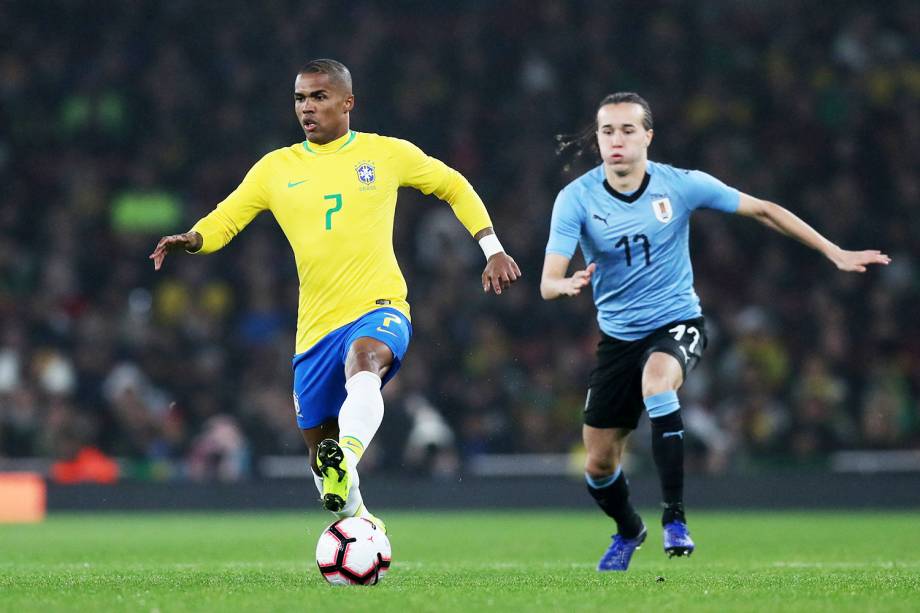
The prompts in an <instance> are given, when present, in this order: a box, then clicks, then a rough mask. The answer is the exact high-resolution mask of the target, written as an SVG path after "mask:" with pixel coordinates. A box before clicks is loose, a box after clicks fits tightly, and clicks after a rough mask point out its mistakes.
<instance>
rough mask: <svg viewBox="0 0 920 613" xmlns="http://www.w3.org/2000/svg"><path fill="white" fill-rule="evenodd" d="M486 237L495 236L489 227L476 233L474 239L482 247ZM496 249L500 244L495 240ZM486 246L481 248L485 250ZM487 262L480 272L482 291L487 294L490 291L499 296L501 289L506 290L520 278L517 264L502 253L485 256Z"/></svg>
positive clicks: (497, 252)
mask: <svg viewBox="0 0 920 613" xmlns="http://www.w3.org/2000/svg"><path fill="white" fill-rule="evenodd" d="M487 236H495V231H494V230H492V228H491V226H490V227H488V228H484V229H482V230H480V231H479V232H477V233H476V236H475V237H474V238H475V239H476V240H477V241H479V244H480V245H483V240H482V239H484V238H485V237H487ZM495 244H496V245H498V248H500V247H501V244H500V243H498V240H497V239H495ZM486 248H487V246H483V250H485V249H486ZM487 257H488V261H487V262H486V268H485V270H483V271H482V291H484V292H488V291H489V290H490V289H491V290H492V291H493V292H495V293H496V294H501V293H502V290H503V289H508V288H509V287H510V286H511V284H512V283H514V282H515V281H517V280H518V279H519V278H520V277H521V269H520V268H518V265H517V262H515V261H514V258H512V257H511V256H510V255H508V254H507V253H505V252H504V251H496V252H495V253H491V254H489V255H487Z"/></svg>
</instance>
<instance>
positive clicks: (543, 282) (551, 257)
mask: <svg viewBox="0 0 920 613" xmlns="http://www.w3.org/2000/svg"><path fill="white" fill-rule="evenodd" d="M568 268H569V258H567V257H565V256H564V255H559V254H558V253H547V254H546V259H544V260H543V276H542V277H541V278H540V295H541V296H543V299H544V300H553V299H554V298H558V297H559V296H577V295H578V294H580V293H581V288H583V287H585V286H586V285H588V284H589V283H591V275H593V274H594V270H595V269H596V268H597V264H595V263H594V262H591V263H590V264H588V267H587V268H585V269H584V270H578V271H576V272H574V273H573V274H572V276H571V277H567V276H565V273H566V271H567V270H568Z"/></svg>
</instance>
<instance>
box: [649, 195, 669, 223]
mask: <svg viewBox="0 0 920 613" xmlns="http://www.w3.org/2000/svg"><path fill="white" fill-rule="evenodd" d="M652 211H654V212H655V218H656V219H657V220H658V221H660V222H661V223H668V222H669V221H671V218H672V217H674V211H673V210H672V209H671V200H670V199H669V198H661V199H659V200H654V201H652Z"/></svg>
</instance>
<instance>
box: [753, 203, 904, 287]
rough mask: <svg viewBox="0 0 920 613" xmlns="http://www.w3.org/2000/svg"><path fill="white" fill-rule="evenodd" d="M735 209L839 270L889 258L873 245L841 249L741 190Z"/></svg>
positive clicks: (886, 261)
mask: <svg viewBox="0 0 920 613" xmlns="http://www.w3.org/2000/svg"><path fill="white" fill-rule="evenodd" d="M738 213H740V214H741V215H745V216H747V217H753V218H754V219H757V220H758V221H760V222H761V223H762V224H764V225H765V226H768V227H770V228H773V229H774V230H776V231H777V232H781V233H783V234H785V235H786V236H791V237H792V238H794V239H796V240H797V241H799V242H800V243H802V244H804V245H808V246H809V247H811V248H812V249H815V250H817V251H820V252H821V253H823V254H824V256H825V257H826V258H827V259H829V260H830V261H831V262H833V263H834V265H835V266H836V267H837V268H839V269H840V270H843V271H847V272H866V267H867V266H869V265H871V264H883V265H887V264H889V263H890V262H891V258H890V257H888V256H887V255H885V254H884V253H882V252H881V251H878V250H876V249H868V250H865V251H847V250H846V249H841V248H840V247H838V246H837V245H835V244H834V243H832V242H831V241H829V240H827V239H826V238H824V237H823V236H822V235H821V234H820V233H819V232H818V231H817V230H815V229H814V228H812V227H811V226H810V225H808V224H807V223H805V222H804V221H802V220H801V219H800V218H799V217H797V216H796V215H795V214H794V213H792V212H791V211H789V210H788V209H785V208H783V207H781V206H780V205H778V204H776V203H773V202H769V201H767V200H760V199H759V198H754V197H753V196H748V195H747V194H741V201H740V203H739V205H738Z"/></svg>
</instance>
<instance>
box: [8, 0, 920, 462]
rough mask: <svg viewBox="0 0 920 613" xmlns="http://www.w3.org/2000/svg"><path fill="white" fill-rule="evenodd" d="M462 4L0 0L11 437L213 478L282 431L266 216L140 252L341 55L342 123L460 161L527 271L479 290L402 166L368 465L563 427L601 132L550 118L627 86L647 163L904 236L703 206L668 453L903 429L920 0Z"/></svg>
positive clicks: (293, 128) (53, 453) (909, 397)
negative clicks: (350, 92) (689, 362)
mask: <svg viewBox="0 0 920 613" xmlns="http://www.w3.org/2000/svg"><path fill="white" fill-rule="evenodd" d="M466 4H467V3H456V4H453V3H451V4H447V3H426V2H396V3H389V2H387V3H383V2H381V3H374V2H365V1H356V2H350V3H347V5H340V3H333V2H320V1H316V2H306V3H304V2H283V1H267V2H259V3H247V4H243V3H238V4H237V3H231V5H232V6H227V5H226V4H217V3H190V2H189V3H186V2H169V3H161V2H153V1H150V2H138V1H128V2H123V3H116V4H107V5H106V8H104V9H103V8H100V5H98V4H97V3H93V2H83V3H81V2H74V3H56V4H55V7H54V10H53V11H49V10H47V9H48V7H47V6H45V3H44V2H35V3H24V2H15V3H0V38H2V39H3V40H5V41H7V42H6V43H4V44H3V46H2V47H0V184H2V189H0V458H22V457H42V458H51V459H55V460H60V461H68V460H70V459H72V458H74V457H75V455H76V454H77V452H78V451H79V450H81V449H83V450H87V449H97V450H99V451H101V452H102V453H103V454H105V455H107V456H110V457H116V458H120V459H122V461H123V466H128V467H129V468H128V469H127V472H128V474H130V475H131V476H136V477H147V478H190V479H196V478H221V479H234V478H241V477H246V476H250V475H255V474H258V473H259V466H260V465H259V461H258V460H259V459H260V458H262V457H264V456H268V455H302V454H303V450H304V446H303V441H302V438H301V435H300V432H299V431H298V430H297V428H296V425H295V422H294V418H293V403H292V397H291V388H292V375H291V357H292V352H293V347H294V339H293V331H294V325H295V323H296V308H297V288H298V284H297V279H296V270H295V267H294V262H293V257H292V255H291V253H290V249H289V246H288V244H287V242H286V240H285V238H284V236H283V235H282V234H281V232H280V231H279V229H278V227H277V225H276V223H275V222H274V220H273V219H272V218H271V217H270V215H263V216H261V217H260V218H258V219H257V220H256V221H255V222H254V223H253V224H252V225H250V226H249V227H248V228H247V229H246V230H245V231H244V232H243V233H242V234H241V235H239V236H238V237H237V238H236V239H235V240H234V242H233V243H231V244H230V245H229V246H228V247H227V248H226V249H224V250H223V251H221V252H219V253H217V254H214V255H210V256H206V257H205V256H187V255H184V254H181V255H171V256H169V257H168V258H167V260H166V263H165V267H164V269H163V270H162V271H160V272H159V273H154V271H153V266H152V264H151V262H150V261H149V260H148V259H147V255H148V254H149V253H150V252H151V251H152V249H153V247H154V245H155V243H156V240H157V238H158V237H159V236H161V235H163V234H172V233H176V232H180V231H185V230H186V229H187V228H189V227H190V226H191V225H192V224H193V223H194V222H195V221H196V220H197V219H198V218H200V217H201V216H203V215H204V214H206V213H207V212H208V211H209V210H211V209H212V208H213V207H214V206H215V204H216V203H217V202H219V201H220V200H221V199H223V197H224V196H226V194H228V193H229V192H230V191H232V190H233V189H234V188H235V187H236V185H237V184H238V183H239V181H240V180H241V179H242V177H243V175H244V174H245V173H246V171H247V170H248V169H249V167H250V166H251V165H252V164H253V163H254V162H255V161H256V160H258V159H259V158H260V157H261V156H262V155H264V154H265V153H266V152H268V151H270V150H272V149H276V148H280V147H284V146H287V145H289V144H291V143H294V142H299V141H301V140H303V133H302V131H301V129H300V127H299V125H298V124H297V122H296V121H295V118H294V116H293V106H292V83H293V78H294V75H295V74H296V71H297V68H298V67H299V66H300V65H301V64H303V63H304V62H305V61H307V60H308V59H312V58H315V57H333V58H336V59H339V60H341V61H342V62H344V63H345V64H346V65H347V66H349V68H350V69H351V71H352V74H353V76H354V92H355V96H356V99H357V106H356V109H355V111H354V112H353V114H352V128H353V129H356V130H359V131H365V132H378V133H381V134H387V135H392V136H398V137H401V138H405V139H408V140H411V141H413V142H415V143H416V144H418V145H419V146H420V147H422V148H423V149H424V150H425V151H427V152H428V153H429V154H431V155H433V156H435V157H438V158H440V159H442V160H444V161H445V162H446V163H448V164H449V165H451V166H453V167H454V168H456V169H458V170H459V171H460V172H461V173H463V174H464V175H465V176H466V177H467V178H468V179H469V180H470V182H471V183H472V184H473V185H474V186H475V187H476V189H477V191H478V192H479V193H480V195H481V196H482V197H483V199H484V201H485V202H486V204H487V206H488V207H489V210H490V212H491V215H492V218H493V221H494V222H495V227H496V229H497V231H498V234H499V236H500V237H501V240H502V242H503V243H504V246H505V248H506V249H507V250H508V252H509V253H510V254H511V255H512V256H513V257H514V258H515V259H516V260H517V261H518V263H519V264H520V266H521V269H522V270H523V273H524V276H523V279H522V280H521V281H520V282H519V283H518V284H516V285H515V286H514V287H513V288H512V289H511V290H510V291H508V292H506V293H503V294H502V295H501V296H499V297H496V296H494V295H484V294H483V292H482V289H481V285H480V282H479V276H480V273H481V271H482V267H483V265H484V262H483V258H482V254H481V252H480V251H479V248H478V246H477V245H476V243H475V242H474V241H473V240H472V239H471V238H470V237H469V235H468V234H466V232H465V230H464V229H463V227H462V226H461V225H460V223H459V222H457V220H456V219H455V218H454V217H453V214H452V212H451V210H450V207H448V206H447V205H446V204H443V203H441V202H439V201H437V200H435V199H433V198H427V197H424V196H422V195H421V194H419V193H418V192H415V191H412V190H404V191H403V193H401V194H400V200H399V206H398V210H397V218H396V235H395V237H394V240H395V245H396V251H397V255H398V257H399V260H400V263H401V266H402V270H403V273H404V274H405V276H406V278H407V281H408V284H409V301H410V303H411V304H412V309H413V310H412V314H413V326H414V339H413V342H412V345H411V347H410V349H409V353H408V355H407V357H406V360H405V363H404V366H403V369H402V371H401V373H400V375H399V377H397V379H396V380H395V381H394V382H393V383H392V384H391V385H390V386H388V387H387V388H386V390H385V398H386V407H387V409H386V417H385V419H384V425H383V428H382V429H381V432H380V433H379V435H378V438H377V439H375V443H374V445H373V446H372V448H373V450H374V453H373V455H371V456H370V458H369V460H368V461H367V462H366V465H367V466H368V469H367V470H370V467H371V466H372V465H373V466H376V467H377V468H379V469H381V470H387V469H391V468H395V467H401V469H402V470H404V471H409V472H418V473H421V474H426V473H434V474H438V475H452V474H456V473H458V472H460V471H462V470H463V469H464V466H465V464H466V463H468V462H470V461H471V460H472V459H473V458H475V457H476V456H477V455H479V454H486V453H568V452H573V453H575V452H577V450H578V448H579V446H580V440H581V411H582V405H583V402H584V397H585V391H586V382H587V377H588V373H589V372H590V370H591V368H592V366H593V363H594V350H595V345H596V343H597V340H598V331H597V325H596V323H595V310H594V307H593V304H592V301H591V297H590V295H587V294H582V295H581V296H579V297H577V298H572V299H565V300H556V301H552V302H544V301H542V300H541V299H540V295H539V290H538V286H539V278H540V271H541V267H542V262H543V253H544V252H543V250H544V247H545V243H546V239H547V236H548V230H549V218H550V212H551V209H552V204H553V200H554V198H555V195H556V193H557V192H558V190H559V189H561V188H562V187H563V186H564V185H565V184H566V183H567V182H568V181H570V180H572V179H573V178H575V177H576V176H578V175H579V174H580V173H581V172H584V171H585V170H587V169H588V168H589V167H590V166H592V165H594V164H595V163H597V160H594V159H573V158H572V157H571V156H566V155H563V156H557V155H556V153H555V145H556V140H555V135H557V134H561V133H563V134H564V133H574V132H577V131H579V130H581V129H582V128H584V127H585V126H587V125H589V124H590V123H591V122H592V121H593V117H594V113H595V111H596V108H597V103H598V102H599V101H600V100H601V98H603V96H604V95H606V94H608V93H611V92H613V91H621V90H632V91H637V92H639V93H640V94H642V95H643V96H644V97H645V98H646V99H647V100H648V101H649V102H650V104H651V106H652V110H653V112H654V119H655V139H654V142H653V143H652V147H651V150H650V157H651V158H652V159H654V160H656V161H662V162H668V163H672V164H674V165H676V166H680V167H685V168H699V169H701V170H704V171H707V172H709V173H711V174H713V175H715V176H717V177H719V178H721V179H722V180H723V181H725V182H726V183H728V184H729V185H732V186H735V187H737V188H738V189H740V190H742V191H744V192H746V193H750V194H752V195H755V196H758V197H762V198H766V199H770V200H773V201H775V202H778V203H780V204H783V205H784V206H787V207H788V208H790V209H791V210H793V211H794V212H796V213H797V214H798V215H800V216H801V217H803V218H804V219H805V220H807V221H808V222H810V223H812V224H813V225H814V226H815V227H817V228H818V229H819V230H820V231H821V232H822V233H824V234H825V235H826V236H827V237H828V238H829V239H831V240H832V241H834V242H836V243H838V244H839V245H841V246H843V247H845V248H852V249H864V248H878V249H882V250H884V251H885V252H886V253H888V254H889V255H891V256H892V257H893V263H892V264H891V265H890V266H888V267H886V268H881V269H879V268H876V269H872V270H870V271H869V272H868V273H866V274H865V275H859V274H846V273H841V272H838V271H837V270H836V269H835V268H834V266H833V265H832V264H830V263H829V262H828V261H827V260H825V259H823V258H822V257H821V256H820V255H819V254H817V253H815V252H812V251H810V250H808V249H807V248H805V247H803V246H801V245H798V244H797V243H795V242H794V241H792V240H790V239H788V238H785V237H782V236H780V235H779V234H778V233H776V232H773V231H771V230H769V229H767V228H765V227H763V226H761V225H760V224H758V223H756V222H754V221H752V220H749V219H745V218H741V217H735V216H731V215H725V214H720V213H716V212H700V213H698V214H696V215H695V216H694V220H693V222H692V226H691V245H692V254H693V263H694V270H695V275H696V287H697V291H698V293H699V295H700V298H701V300H702V303H703V308H704V313H705V314H706V316H707V325H708V327H709V333H710V337H711V340H710V345H709V348H708V350H707V353H706V355H705V357H704V360H703V361H702V363H701V365H700V366H699V368H698V369H697V370H696V371H694V373H693V374H692V376H691V377H690V379H689V381H688V382H687V384H686V385H685V387H684V388H683V391H682V392H681V399H682V405H683V407H684V413H685V423H686V426H687V430H688V443H689V448H690V453H689V458H688V463H689V469H690V470H694V471H706V472H711V473H718V472H722V471H739V470H757V469H761V468H766V467H771V466H773V467H775V466H778V465H785V466H790V467H802V466H822V465H824V464H825V463H826V462H827V458H828V455H829V454H830V453H831V452H833V451H835V450H841V449H899V448H914V449H917V448H918V447H920V318H918V317H917V315H916V313H917V312H918V311H917V304H918V303H920V270H918V265H920V259H918V256H920V215H918V213H917V208H916V207H917V206H918V203H920V173H918V171H917V168H918V167H917V160H918V159H920V40H918V32H920V4H918V3H916V2H913V1H910V0H904V1H897V0H892V1H891V2H884V3H876V4H873V3H865V2H863V3H859V6H857V4H856V3H853V4H852V6H851V5H849V4H847V3H841V4H840V6H838V7H836V8H834V9H831V8H830V7H828V6H827V5H824V4H819V3H816V2H804V1H797V0H792V1H787V2H781V3H780V2H776V3H755V2H678V1H671V2H665V1H662V2H600V1H598V2H555V1H537V2H533V1H531V0H528V1H526V2H525V1H521V0H514V1H508V2H495V3H485V2H483V3H472V4H471V6H466ZM588 157H590V156H588ZM566 166H570V167H569V168H568V169H566V168H565V167H566ZM578 257H579V256H577V257H576V260H574V261H573V265H583V262H581V261H580V260H579V259H578ZM911 313H913V315H911ZM643 427H644V426H643ZM634 439H635V442H634V448H633V449H634V451H635V454H634V455H635V457H636V460H635V461H636V462H637V463H639V464H641V463H642V462H650V460H648V459H647V456H648V454H647V453H645V452H644V451H643V446H646V445H647V437H646V436H645V435H644V434H641V433H640V434H639V436H636V437H634Z"/></svg>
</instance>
